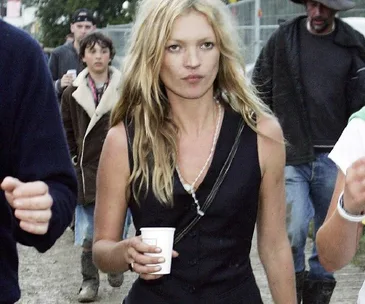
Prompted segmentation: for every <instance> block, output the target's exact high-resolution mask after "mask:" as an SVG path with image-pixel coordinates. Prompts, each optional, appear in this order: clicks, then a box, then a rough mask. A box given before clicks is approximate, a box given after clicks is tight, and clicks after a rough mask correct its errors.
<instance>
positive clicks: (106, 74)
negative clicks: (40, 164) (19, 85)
mask: <svg viewBox="0 0 365 304" xmlns="http://www.w3.org/2000/svg"><path fill="white" fill-rule="evenodd" d="M114 54H115V50H114V46H113V43H112V41H111V40H110V39H109V38H108V37H106V36H104V35H103V34H102V33H99V32H93V33H91V34H89V35H88V36H86V37H85V38H84V39H83V40H82V41H81V43H80V58H81V60H82V62H83V63H84V65H85V66H86V68H85V69H84V70H83V71H82V72H81V73H80V74H79V75H78V76H77V78H76V80H75V81H74V82H73V84H72V85H71V86H69V87H68V88H67V89H66V90H65V91H64V93H63V95H62V99H61V101H62V102H61V113H62V118H63V123H64V127H65V131H66V135H67V140H68V144H69V149H70V153H71V156H72V159H73V163H74V166H75V169H76V173H77V178H78V183H79V193H78V203H79V204H78V206H77V207H76V216H75V244H76V245H81V246H82V247H83V251H82V255H81V273H82V276H83V281H82V285H81V288H80V291H79V295H78V301H79V302H92V301H94V300H95V299H96V297H97V294H98V288H99V273H98V269H97V268H96V267H95V265H94V264H93V261H92V241H93V229H94V206H95V195H96V173H97V169H98V163H99V157H100V153H101V149H102V146H103V142H104V138H105V136H106V133H107V131H108V129H109V116H110V111H111V110H112V108H113V107H114V105H115V103H116V102H117V101H118V100H119V91H118V86H119V82H120V78H121V74H120V72H119V71H118V70H117V69H115V68H114V67H111V66H110V63H111V61H112V59H113V57H114ZM108 281H109V283H110V285H111V286H114V287H119V286H120V285H121V284H122V283H123V274H108Z"/></svg>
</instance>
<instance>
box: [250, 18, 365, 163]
mask: <svg viewBox="0 0 365 304" xmlns="http://www.w3.org/2000/svg"><path fill="white" fill-rule="evenodd" d="M303 18H306V17H305V16H301V17H298V18H295V19H293V20H291V21H288V22H286V23H284V24H282V25H281V26H280V27H279V29H278V30H276V31H275V32H274V34H273V35H272V36H271V37H270V39H269V41H268V42H267V44H266V46H265V47H264V48H263V49H262V51H261V53H260V55H259V57H258V59H257V61H256V64H255V68H254V71H253V76H252V80H253V83H254V85H255V86H256V88H257V90H258V92H259V95H260V97H261V98H262V100H263V101H264V102H265V103H266V104H268V105H269V106H270V108H271V109H272V110H273V111H274V113H275V114H276V115H277V117H278V119H279V121H280V123H281V126H282V128H283V132H284V136H285V138H286V140H287V141H288V145H287V151H286V158H287V165H296V164H301V163H306V162H310V161H312V160H314V149H313V144H312V139H311V130H310V125H309V120H308V113H307V109H306V106H305V102H304V94H303V85H302V81H301V78H300V68H299V67H300V57H299V53H300V50H299V46H300V42H299V33H300V23H301V20H302V19H303ZM336 27H337V29H336V33H335V37H334V42H335V43H336V44H337V45H339V46H343V47H345V48H348V49H349V50H350V52H351V54H352V67H351V76H350V77H349V79H348V84H347V85H346V100H345V101H344V102H346V111H347V113H346V115H347V117H349V116H350V115H351V114H352V113H353V112H355V111H357V110H359V109H360V108H361V107H362V106H363V105H365V38H364V37H363V36H362V35H361V34H360V33H359V32H357V31H355V30H354V29H353V28H352V27H350V26H349V25H347V24H346V23H344V22H343V21H341V20H339V19H336ZM318 115H319V119H320V115H321V113H318ZM339 123H343V124H344V125H343V128H344V127H345V124H346V122H345V121H344V122H339Z"/></svg>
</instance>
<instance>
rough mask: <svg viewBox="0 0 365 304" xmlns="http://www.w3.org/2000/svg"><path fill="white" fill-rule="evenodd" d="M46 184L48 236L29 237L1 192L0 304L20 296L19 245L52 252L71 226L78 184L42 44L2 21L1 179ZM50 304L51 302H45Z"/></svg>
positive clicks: (0, 50) (0, 42)
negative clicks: (49, 201)
mask: <svg viewBox="0 0 365 304" xmlns="http://www.w3.org/2000/svg"><path fill="white" fill-rule="evenodd" d="M6 176H14V177H17V178H19V179H20V180H21V181H24V182H28V181H35V180H42V181H44V182H45V183H46V184H47V185H48V187H49V193H50V195H51V196H52V198H53V205H52V218H51V220H50V223H49V229H48V232H47V233H46V234H45V235H35V234H31V233H27V232H25V231H24V230H22V229H21V228H20V227H19V220H17V219H16V217H15V216H14V210H13V209H12V208H11V207H10V205H9V203H8V202H7V200H6V198H5V195H4V191H0V303H2V304H3V303H15V302H17V301H18V299H19V297H20V290H19V283H18V253H17V247H16V245H17V243H21V244H23V245H26V246H33V247H35V248H36V249H37V250H38V251H40V252H44V251H46V250H47V249H49V248H50V247H51V246H52V245H53V244H54V243H55V242H56V240H57V239H58V238H59V237H60V236H61V235H62V233H63V232H64V230H65V229H66V228H67V226H68V224H69V223H70V222H71V219H72V214H73V213H74V209H75V205H76V194H77V182H76V176H75V172H74V169H73V167H72V163H71V159H70V156H69V152H68V149H67V142H66V138H65V134H64V130H63V127H62V123H61V117H60V112H59V106H58V104H57V101H56V96H55V93H54V89H53V84H52V80H51V76H50V74H49V70H48V67H47V64H46V61H45V58H44V56H43V53H42V50H41V48H40V46H39V44H38V43H37V42H36V41H35V40H33V39H32V38H31V37H30V36H29V35H28V34H26V33H25V32H24V31H22V30H19V29H16V28H14V27H13V26H11V25H9V24H7V23H5V22H3V21H1V20H0V181H2V180H3V179H4V178H5V177H6ZM45 301H47V300H45Z"/></svg>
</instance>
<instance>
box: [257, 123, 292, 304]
mask: <svg viewBox="0 0 365 304" xmlns="http://www.w3.org/2000/svg"><path fill="white" fill-rule="evenodd" d="M257 127H258V130H259V132H261V134H262V135H259V137H258V151H259V158H260V167H261V174H262V180H261V188H260V201H259V212H258V218H257V244H258V252H259V256H260V259H261V262H262V263H263V266H264V269H265V272H266V275H267V277H268V281H269V286H270V291H271V294H272V297H273V300H274V302H275V303H296V301H297V300H296V291H295V279H294V264H293V257H292V253H291V249H290V245H289V240H288V237H287V233H286V223H285V220H286V208H285V183H284V166H285V144H284V139H283V134H282V131H281V128H280V125H279V123H278V122H277V121H276V119H275V118H272V117H261V118H260V119H259V120H258V125H257Z"/></svg>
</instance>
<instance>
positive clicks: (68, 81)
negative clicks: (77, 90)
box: [61, 74, 73, 89]
mask: <svg viewBox="0 0 365 304" xmlns="http://www.w3.org/2000/svg"><path fill="white" fill-rule="evenodd" d="M72 82H73V76H72V75H71V74H65V75H63V76H62V78H61V88H62V89H63V88H66V87H68V86H70V85H72Z"/></svg>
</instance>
